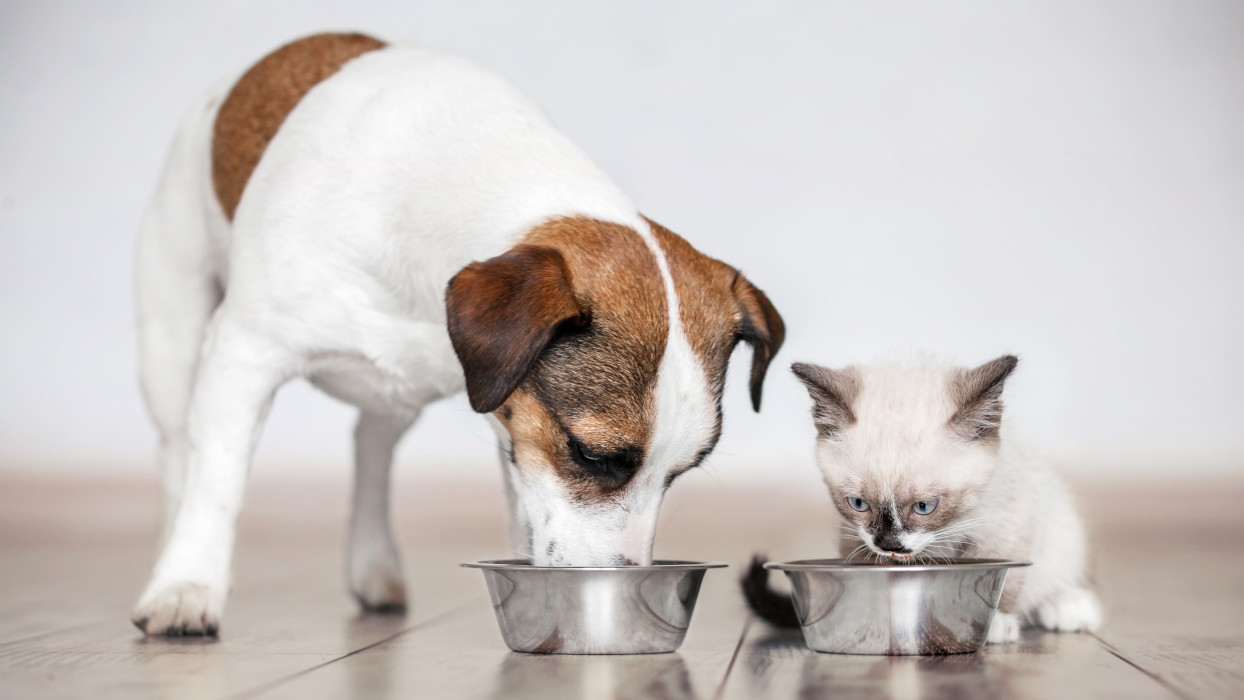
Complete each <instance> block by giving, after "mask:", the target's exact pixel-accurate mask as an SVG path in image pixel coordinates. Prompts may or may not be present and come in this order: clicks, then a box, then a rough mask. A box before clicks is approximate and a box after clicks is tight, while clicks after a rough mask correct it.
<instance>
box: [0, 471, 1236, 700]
mask: <svg viewBox="0 0 1244 700" xmlns="http://www.w3.org/2000/svg"><path fill="white" fill-rule="evenodd" d="M1078 490H1079V492H1080V494H1081V502H1082V504H1083V510H1084V511H1085V512H1086V514H1087V515H1088V518H1089V520H1090V522H1091V523H1092V525H1093V529H1094V531H1095V536H1096V538H1097V542H1098V550H1099V553H1100V556H1099V560H1100V565H1099V572H1100V579H1101V582H1102V587H1103V589H1104V591H1105V598H1106V602H1107V605H1108V609H1109V615H1110V616H1109V619H1108V624H1107V627H1106V629H1105V630H1104V631H1103V632H1102V633H1101V634H1100V635H1053V634H1043V633H1040V632H1036V631H1028V632H1026V633H1025V634H1024V638H1023V641H1022V642H1021V643H1019V644H1016V645H1011V646H1006V647H990V648H987V649H986V650H985V651H983V652H981V653H978V654H967V655H960V656H949V657H922V658H914V657H906V658H898V657H895V658H887V657H868V656H836V655H824V654H816V653H811V652H808V651H807V650H806V649H805V648H804V646H803V643H802V640H801V638H800V637H799V635H798V634H797V633H796V634H790V633H786V632H779V631H775V630H773V629H772V628H770V627H768V626H767V625H765V624H763V623H759V622H755V621H752V620H751V619H750V618H749V616H748V615H747V614H746V612H745V609H744V607H743V604H742V601H741V599H740V598H739V595H738V592H737V585H736V582H735V579H736V577H737V575H738V574H739V573H740V569H739V566H740V565H741V564H743V563H744V562H745V561H746V559H747V558H748V557H749V556H750V554H751V552H752V551H753V550H754V549H764V550H767V552H768V553H769V555H770V556H771V557H772V558H775V559H779V558H780V559H787V558H806V557H816V556H825V555H827V554H830V553H832V551H833V542H832V536H831V533H832V532H833V523H832V520H831V518H830V514H829V511H828V506H827V504H826V503H825V502H824V500H823V499H824V496H823V495H822V494H820V493H810V494H792V493H782V492H776V491H775V492H764V491H758V490H755V489H752V490H747V491H743V490H728V489H726V488H724V487H721V486H720V485H718V484H715V483H712V482H711V481H709V480H699V481H695V482H692V483H687V484H681V483H680V484H679V485H678V486H676V487H675V488H674V489H673V490H672V491H671V494H670V498H669V500H668V501H667V505H666V508H665V512H664V514H663V521H664V524H663V526H662V529H661V531H660V535H659V537H658V541H657V554H658V556H660V557H663V558H688V559H701V560H705V559H716V560H721V561H726V562H729V563H730V564H731V565H732V567H733V568H732V569H727V570H719V571H710V572H709V573H708V575H707V577H706V579H705V583H704V587H703V589H702V592H701V600H700V605H699V608H698V610H697V612H696V616H695V620H694V622H693V624H692V627H691V631H690V633H689V634H688V636H687V641H686V643H685V644H684V646H683V648H682V649H681V650H680V651H678V652H677V653H675V654H663V655H653V656H618V657H587V656H581V657H573V656H537V655H524V654H514V653H511V652H509V651H507V650H506V649H505V647H504V645H503V644H502V642H501V638H500V635H499V634H498V632H497V629H496V623H495V621H494V618H493V615H492V610H491V608H490V607H489V605H488V601H487V597H486V592H485V589H484V585H483V582H482V581H481V580H480V576H479V573H478V572H477V571H472V570H467V569H461V568H458V567H457V566H456V565H457V564H458V563H459V562H462V561H467V560H475V559H484V558H495V557H497V556H502V555H505V554H507V552H506V547H505V543H506V542H507V541H508V539H507V537H506V534H505V532H504V523H505V514H504V505H503V499H502V495H501V490H500V486H499V484H492V483H482V484H478V483H477V484H469V483H457V484H454V483H430V482H429V483H423V482H418V483H412V484H408V485H401V486H400V487H399V489H398V496H397V503H396V505H395V512H396V513H397V515H398V528H397V530H398V536H399V539H400V540H401V543H402V546H403V553H404V557H405V559H404V562H403V563H404V567H405V569H406V574H407V579H408V580H407V583H408V590H410V591H411V592H412V596H413V606H412V608H411V610H410V612H409V613H408V614H407V615H405V616H388V617H384V616H376V617H367V616H360V615H359V614H358V613H357V612H356V611H355V609H354V608H353V605H352V603H351V601H350V599H349V597H348V596H347V595H346V593H345V584H344V581H343V579H344V575H343V571H344V561H343V544H344V534H345V528H344V522H345V511H344V509H345V505H346V495H345V493H346V492H345V486H344V483H324V482H317V483H312V484H308V483H304V482H299V481H298V480H297V479H296V478H295V477H269V478H268V479H267V480H266V481H261V482H257V483H256V484H254V485H253V487H252V489H251V493H250V498H249V501H248V504H247V510H246V513H245V515H244V516H243V523H242V535H241V538H240V544H239V549H238V555H237V562H236V567H235V572H236V578H235V584H234V590H233V594H232V597H231V600H230V606H229V610H228V613H227V615H226V619H225V622H224V627H223V630H222V633H221V636H220V638H219V639H218V640H210V639H209V640H199V639H150V640H146V639H143V637H142V636H141V635H140V634H139V633H138V631H137V630H135V629H134V628H133V627H131V626H130V625H129V623H128V621H127V614H128V609H129V606H130V604H131V603H132V602H133V599H134V598H135V596H136V595H137V593H138V592H139V589H140V587H141V586H142V584H143V583H144V579H145V576H146V574H147V572H148V570H149V567H150V563H151V558H152V554H153V552H152V548H153V544H154V536H155V528H156V517H157V512H158V509H157V506H158V501H157V499H158V490H157V488H156V486H155V483H154V479H152V480H122V479H114V480H110V481H100V480H95V481H91V480H82V479H79V480H64V479H62V480H51V479H40V478H37V477H34V476H30V475H26V474H23V475H17V474H14V473H3V472H0V696H3V697H6V698H39V697H75V698H77V697H84V698H85V697H89V698H111V697H119V698H120V697H124V698H132V697H137V698H143V697H153V698H244V697H245V698H250V697H263V698H281V697H289V698H319V697H377V698H386V697H392V698H412V697H438V698H439V697H445V698H454V697H468V698H470V697H481V698H526V697H530V698H553V697H576V696H577V697H593V698H594V697H658V698H661V697H668V698H712V697H737V698H752V697H778V698H781V697H801V698H802V697H820V696H829V695H838V694H840V693H845V694H846V695H844V697H897V698H918V697H965V698H966V697H1063V698H1070V697H1106V696H1119V697H1129V698H1134V697H1150V696H1162V697H1172V696H1174V697H1186V698H1203V697H1244V598H1242V597H1241V593H1244V556H1241V555H1244V537H1242V535H1244V508H1241V506H1240V504H1241V503H1244V484H1241V483H1238V482H1234V483H1224V482H1217V483H1208V482H1207V483H1201V484H1197V485H1191V486H1189V485H1182V486H1177V487H1176V486H1172V485H1170V484H1157V483H1151V484H1145V483H1128V484H1114V485H1105V484H1092V483H1085V484H1080V485H1079V489H1078ZM1171 503H1182V504H1189V507H1187V508H1172V507H1170V504H1171Z"/></svg>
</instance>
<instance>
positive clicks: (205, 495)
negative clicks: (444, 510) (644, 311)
mask: <svg viewBox="0 0 1244 700" xmlns="http://www.w3.org/2000/svg"><path fill="white" fill-rule="evenodd" d="M232 83H233V81H228V82H226V83H224V84H221V85H219V86H217V87H216V88H215V89H213V90H211V91H210V92H209V93H208V94H207V95H206V96H205V97H204V98H203V99H202V101H200V102H199V103H198V104H197V105H196V106H195V107H194V108H193V109H192V110H191V111H190V113H189V114H188V115H187V116H186V117H185V119H184V121H183V123H182V125H181V127H180V129H179V131H178V133H177V136H176V138H175V141H174V144H173V147H172V150H171V152H170V154H169V157H168V160H167V162H166V163H165V166H164V170H163V173H162V176H161V178H160V183H159V185H158V188H157V190H156V193H155V196H154V199H153V201H152V203H151V205H150V207H149V209H148V211H147V214H146V216H145V218H144V220H143V223H142V229H141V235H140V244H139V250H138V260H137V287H138V289H137V291H138V308H139V323H140V345H141V373H142V386H143V390H144V393H145V396H146V399H147V402H148V406H149V409H150V412H151V415H152V418H153V420H154V422H155V423H156V425H157V427H158V429H159V432H160V452H159V460H160V463H161V471H162V474H163V481H164V484H165V489H166V492H167V501H168V523H167V529H166V536H165V542H164V546H163V551H162V552H161V554H160V556H159V559H158V562H157V564H156V566H155V570H154V573H153V575H152V577H151V580H150V583H149V584H148V585H147V588H146V590H145V592H144V593H143V594H142V597H141V599H140V601H139V603H138V605H137V607H136V608H135V611H134V618H135V620H136V621H143V622H144V623H145V629H146V631H147V632H148V633H149V634H162V633H174V634H176V633H181V632H185V633H200V632H204V631H208V632H210V631H213V630H214V629H215V628H216V627H217V625H218V624H219V620H220V617H221V614H222V612H223V609H224V604H225V598H226V593H227V591H228V587H229V580H230V558H231V552H232V549H233V543H234V528H235V523H236V520H237V516H238V514H239V512H240V509H241V507H242V499H243V490H244V482H245V479H246V473H247V470H248V467H249V461H250V456H251V453H252V450H253V448H254V445H255V443H256V440H257V439H258V436H259V434H260V431H261V427H262V424H263V422H264V417H265V415H266V413H267V410H268V407H269V406H270V404H271V401H272V397H273V394H274V392H275V391H276V390H277V388H278V387H279V386H281V385H282V384H283V383H284V382H286V381H288V380H290V379H292V378H294V377H299V376H302V377H306V378H308V379H309V380H310V381H312V382H313V383H314V384H315V385H316V386H318V387H319V388H321V389H323V390H324V391H325V392H327V393H329V394H330V395H332V396H335V397H337V398H339V399H341V400H343V401H346V402H348V403H351V404H353V405H355V406H357V407H358V408H359V411H360V417H359V421H358V427H357V430H356V433H355V439H356V462H357V464H356V471H357V474H356V493H355V497H354V504H353V505H354V511H353V515H352V517H351V521H350V537H349V557H348V559H349V564H348V568H349V579H350V586H351V589H352V591H353V592H354V594H355V595H356V596H357V597H358V598H359V599H360V600H361V601H362V602H363V603H365V604H367V605H370V606H384V605H398V604H402V603H403V602H404V592H403V590H402V576H401V570H400V565H399V561H398V554H397V549H396V547H395V545H394V542H393V537H392V534H391V531H390V527H389V518H388V483H389V479H388V471H389V465H390V462H391V459H392V455H393V449H394V446H395V445H396V444H397V442H398V440H399V439H400V438H401V436H402V435H403V433H404V432H405V431H406V429H407V428H409V427H410V425H411V424H412V423H413V422H414V421H415V420H416V419H417V418H418V416H419V413H420V411H421V410H422V409H423V407H424V406H426V405H427V404H429V403H431V402H433V401H436V400H437V399H440V398H442V397H445V396H449V395H451V394H454V393H456V392H458V391H461V390H462V389H463V386H464V383H463V376H462V370H461V366H460V365H459V362H458V360H457V358H456V356H455V354H454V351H453V349H452V347H451V344H450V341H449V337H448V335H447V332H446V317H445V314H446V312H445V304H444V293H445V288H446V284H447V282H448V281H449V279H450V278H451V277H452V276H453V275H454V274H455V273H456V272H457V271H458V270H460V269H461V268H463V267H464V266H465V265H467V264H468V263H470V262H471V261H473V260H484V259H488V258H490V257H493V256H496V255H498V254H501V253H502V252H504V251H506V250H508V249H510V248H511V247H512V246H514V245H515V244H516V243H518V242H519V240H520V238H521V237H522V236H523V235H524V233H525V232H527V231H528V230H529V229H531V228H532V227H533V226H535V225H537V224H540V223H541V222H544V221H547V220H550V219H553V218H556V217H564V216H581V217H590V218H593V219H598V220H603V221H608V222H615V223H618V224H622V225H625V226H628V227H631V228H632V229H634V230H635V231H637V232H639V234H640V235H641V236H642V237H643V239H644V241H645V242H646V243H647V245H648V248H649V250H650V251H651V253H652V255H653V256H654V257H655V258H656V260H657V264H658V266H659V267H660V269H661V274H662V278H663V281H664V284H665V288H666V292H667V296H668V299H669V304H668V308H669V337H668V339H667V345H666V352H665V356H664V358H663V360H662V362H661V365H660V371H659V379H658V384H657V395H658V407H657V412H656V417H655V425H654V429H653V438H652V443H651V446H650V449H649V451H648V457H647V459H646V461H645V464H644V465H642V468H641V470H640V472H639V475H638V476H637V477H636V483H634V484H633V485H631V486H630V487H629V488H628V490H627V492H626V493H627V495H626V498H625V499H624V500H621V501H619V502H616V503H611V504H602V503H597V504H593V505H581V504H579V503H577V502H576V501H574V500H573V499H572V498H570V497H569V495H568V494H567V492H566V490H565V488H563V485H562V484H560V483H558V482H557V480H556V479H554V478H553V477H552V475H551V471H549V470H541V469H518V468H517V467H516V466H515V465H512V464H507V463H505V462H506V460H503V465H504V469H505V470H506V484H507V491H508V492H509V494H510V496H511V505H512V513H513V523H514V528H513V537H514V543H515V545H516V547H519V548H523V549H525V548H527V547H531V550H530V551H529V553H530V554H531V555H532V556H533V557H534V559H535V561H536V562H537V563H542V564H549V563H559V564H575V565H593V564H605V563H613V562H616V561H617V560H618V558H619V557H625V558H627V559H630V560H633V561H636V562H640V563H647V562H649V561H651V558H652V540H653V533H654V529H655V525H656V520H657V512H658V508H659V505H660V502H661V496H662V493H663V491H664V485H665V478H666V476H667V475H668V474H669V473H670V472H671V471H672V470H674V469H677V468H679V467H682V466H685V465H686V464H687V463H689V462H690V461H691V460H692V459H693V457H694V455H695V454H696V452H697V451H698V450H699V449H700V447H702V446H703V445H704V444H707V443H708V442H709V441H710V440H711V436H712V434H713V431H714V429H715V413H714V399H713V397H712V395H711V392H710V389H709V386H708V383H707V380H706V379H705V373H704V370H703V368H701V367H700V366H699V363H698V361H697V360H696V359H695V357H694V356H693V355H692V353H691V351H690V346H689V343H688V341H687V339H686V337H685V336H684V333H683V330H682V328H681V325H680V323H679V315H678V308H679V306H678V298H677V295H676V294H675V289H674V285H673V284H672V281H671V279H670V273H669V269H668V263H667V261H666V259H665V257H664V255H663V253H662V250H661V248H660V247H659V246H658V245H657V243H656V241H655V239H654V237H653V234H652V233H651V230H650V228H649V226H648V223H647V222H646V221H645V220H644V219H643V218H642V217H641V216H640V215H639V213H638V212H637V211H636V208H635V206H634V205H633V204H632V203H631V202H630V200H629V199H628V198H627V197H626V196H625V195H623V194H622V193H621V192H620V191H619V190H618V188H617V187H616V186H615V185H614V184H613V183H612V182H611V181H610V180H609V179H608V178H607V177H606V176H605V175H604V174H603V173H602V172H600V171H599V170H598V169H597V168H596V166H594V165H593V164H592V163H591V162H590V161H589V160H588V158H587V157H586V156H585V155H584V154H583V153H582V152H581V151H580V150H579V149H577V148H576V147H575V146H574V145H572V144H571V143H570V142H569V141H568V140H567V139H566V138H565V137H563V136H562V135H561V134H560V133H558V132H557V131H556V130H554V129H553V128H552V127H551V126H550V125H549V124H548V122H547V121H546V119H545V117H544V116H543V115H542V114H541V113H540V112H539V110H538V109H537V108H536V107H535V106H533V105H532V104H531V103H530V102H528V100H527V99H525V98H524V97H523V96H522V95H520V94H519V93H518V92H517V91H516V90H515V89H514V88H513V87H511V86H510V85H509V84H507V83H506V82H505V81H503V80H502V79H500V78H499V77H497V76H496V75H494V74H492V73H491V72H489V71H487V70H484V69H482V68H480V67H478V66H476V65H474V64H472V63H470V62H468V61H465V60H462V59H459V58H454V57H450V56H444V55H439V54H436V53H433V52H430V51H425V50H420V49H414V48H407V47H397V46H393V47H386V48H383V49H380V50H376V51H373V52H370V53H366V54H363V55H362V56H360V57H358V58H356V59H354V60H352V61H350V62H348V63H347V64H346V65H345V66H344V67H343V68H342V69H341V70H340V71H339V72H338V73H336V74H335V75H333V76H332V77H330V78H328V79H326V80H325V81H323V82H322V83H320V84H318V85H317V86H316V87H314V88H313V89H312V90H311V91H310V92H308V93H307V94H306V95H305V96H304V97H303V99H302V100H301V101H300V102H299V103H298V105H297V106H296V107H295V108H294V110H293V111H292V112H291V113H290V114H289V115H288V117H287V119H286V120H285V122H284V123H283V125H282V127H281V129H280V130H279V131H278V132H277V134H276V136H275V137H274V138H273V139H272V141H271V143H270V144H269V145H268V147H267V149H266V150H265V152H264V154H263V157H262V160H261V161H260V163H259V165H258V167H257V168H256V169H255V171H254V173H253V174H252V176H251V178H250V180H249V182H248V184H247V187H246V190H245V192H244V194H243V196H242V199H241V201H240V203H239V205H238V208H237V210H236V212H235V216H234V218H233V221H232V223H230V222H229V221H228V220H227V219H226V217H225V215H224V213H223V211H222V209H221V206H220V204H219V202H218V201H217V198H216V196H215V193H214V190H213V186H212V165H211V138H212V129H213V124H214V120H215V116H216V113H217V111H218V109H219V106H220V104H221V102H222V100H223V98H224V97H225V95H226V94H228V91H229V89H230V87H231V86H232ZM494 424H496V421H495V420H494ZM498 432H499V441H500V445H501V450H502V452H503V453H504V452H505V451H506V448H507V447H508V445H507V440H508V436H507V435H506V431H505V430H504V429H503V428H498ZM550 542H557V543H558V546H557V559H556V561H553V560H551V558H550V556H549V555H547V554H546V553H545V551H546V546H547V545H548V544H549V543H550Z"/></svg>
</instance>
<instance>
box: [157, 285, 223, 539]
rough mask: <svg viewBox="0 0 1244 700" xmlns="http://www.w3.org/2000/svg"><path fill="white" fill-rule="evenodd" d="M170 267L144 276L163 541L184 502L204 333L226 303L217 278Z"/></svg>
mask: <svg viewBox="0 0 1244 700" xmlns="http://www.w3.org/2000/svg"><path fill="white" fill-rule="evenodd" d="M165 264H166V265H167V266H164V267H162V269H159V270H154V269H149V270H146V271H143V272H140V274H139V280H140V282H139V365H140V366H139V374H140V378H141V384H142V389H143V397H144V399H145V401H146V404H147V411H148V413H150V415H151V420H152V422H153V423H154V424H155V426H156V429H157V430H158V431H159V433H160V443H159V449H158V452H157V461H158V465H159V469H160V479H161V482H162V483H163V486H164V504H165V509H164V524H163V535H162V536H161V538H160V541H161V543H163V542H164V541H165V540H166V539H167V536H168V532H169V529H170V528H171V527H172V524H173V518H174V516H175V515H176V513H177V506H178V504H179V503H180V502H181V494H182V490H183V487H184V484H185V468H186V447H187V440H186V413H187V411H188V409H189V406H190V393H191V389H192V387H193V386H194V375H195V370H196V368H197V364H198V358H199V350H200V348H201V346H202V343H203V333H204V330H205V328H206V326H207V323H208V321H209V320H210V318H211V314H212V312H213V311H214V310H215V308H216V305H217V303H218V302H219V299H220V294H219V292H218V290H217V287H216V285H215V284H214V283H213V282H212V281H211V280H209V279H195V278H193V277H191V276H189V275H179V274H177V272H176V266H175V265H173V264H171V262H166V263H165ZM152 266H153V267H155V266H157V264H156V263H154V262H153V263H152Z"/></svg>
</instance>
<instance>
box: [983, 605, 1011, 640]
mask: <svg viewBox="0 0 1244 700" xmlns="http://www.w3.org/2000/svg"><path fill="white" fill-rule="evenodd" d="M986 641H988V643H990V644H1009V643H1011V642H1018V641H1019V615H1016V614H1015V613H1004V612H998V613H994V616H993V622H992V623H991V624H990V625H989V638H988V639H987V640H986Z"/></svg>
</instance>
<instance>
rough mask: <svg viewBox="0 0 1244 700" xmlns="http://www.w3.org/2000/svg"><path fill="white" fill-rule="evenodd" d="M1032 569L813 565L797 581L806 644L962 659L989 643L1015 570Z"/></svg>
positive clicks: (1010, 564)
mask: <svg viewBox="0 0 1244 700" xmlns="http://www.w3.org/2000/svg"><path fill="white" fill-rule="evenodd" d="M1030 565H1031V562H1014V561H1001V560H993V559H962V560H959V561H956V562H954V563H951V564H939V565H928V566H924V565H901V564H899V565H885V566H879V565H876V564H863V563H859V562H849V561H845V560H843V559H808V560H804V561H792V562H787V563H784V564H778V563H773V562H770V563H768V564H765V568H767V569H776V570H778V571H783V572H785V573H786V576H787V577H788V578H789V579H790V583H791V587H792V589H793V598H794V601H795V612H796V614H797V615H798V616H799V623H800V625H801V626H802V627H803V638H804V640H805V641H806V642H807V643H808V647H809V648H810V649H813V650H815V651H824V652H831V653H835V654H961V653H964V652H969V651H976V650H977V649H979V648H980V646H981V645H982V644H984V643H985V638H986V636H987V635H988V634H989V624H990V622H991V621H992V620H993V616H994V612H995V611H997V609H998V598H999V597H1000V596H1001V595H1002V585H1003V584H1004V583H1005V582H1006V574H1007V571H1009V570H1010V569H1012V568H1014V567H1018V566H1030Z"/></svg>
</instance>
